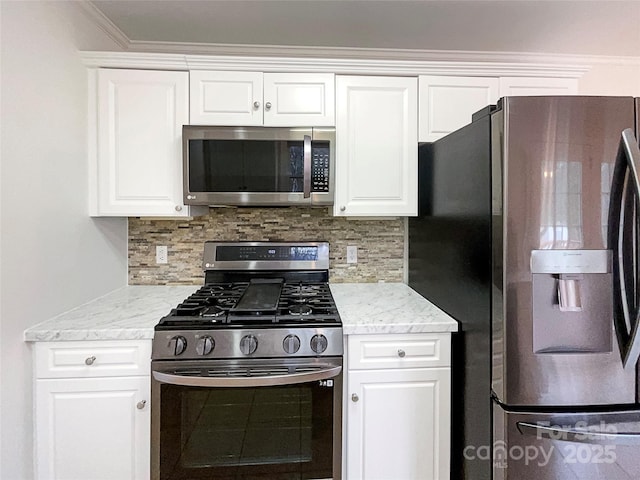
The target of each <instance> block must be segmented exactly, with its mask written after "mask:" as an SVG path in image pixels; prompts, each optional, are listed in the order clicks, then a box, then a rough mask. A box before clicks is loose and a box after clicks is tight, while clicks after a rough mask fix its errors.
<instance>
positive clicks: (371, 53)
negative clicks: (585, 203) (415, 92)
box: [128, 40, 640, 65]
mask: <svg viewBox="0 0 640 480" xmlns="http://www.w3.org/2000/svg"><path fill="white" fill-rule="evenodd" d="M128 50H129V51H132V52H133V51H135V52H147V53H181V54H185V55H211V56H249V57H305V58H334V59H336V58H337V59H359V60H366V59H368V60H409V61H416V62H430V61H431V62H433V61H442V62H494V63H538V64H554V63H556V64H561V65H592V64H615V65H640V57H623V56H615V57H614V56H599V55H569V54H553V53H535V52H488V51H465V50H421V49H394V48H351V47H304V46H293V45H290V46H288V45H240V44H213V43H177V42H140V41H135V40H134V41H131V42H130V44H129V49H128Z"/></svg>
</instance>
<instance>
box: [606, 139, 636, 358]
mask: <svg viewBox="0 0 640 480" xmlns="http://www.w3.org/2000/svg"><path fill="white" fill-rule="evenodd" d="M638 165H640V148H639V147H638V141H637V140H636V138H635V136H634V134H633V131H632V130H631V129H630V128H627V129H625V130H624V131H623V132H622V138H621V139H620V147H619V148H618V154H617V157H616V163H615V168H614V172H613V178H612V182H611V192H610V200H609V219H608V239H607V240H608V244H609V248H610V249H611V250H612V251H613V268H612V271H613V322H614V326H615V330H616V334H617V338H618V344H619V346H620V354H621V355H622V363H623V365H624V368H630V367H634V366H635V364H636V363H637V362H638V358H639V357H640V315H639V313H640V312H639V310H638V305H637V303H638V302H637V300H638V299H637V298H636V297H637V293H638V286H639V285H638V278H637V277H638V266H637V250H636V249H637V241H636V236H637V228H638V220H637V215H638V209H637V208H636V206H637V203H638V199H640V181H639V180H638ZM629 259H633V264H632V265H631V267H632V271H630V270H628V269H627V268H626V267H627V265H626V261H628V260H629ZM630 295H631V298H630Z"/></svg>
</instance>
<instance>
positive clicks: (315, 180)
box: [311, 147, 329, 192]
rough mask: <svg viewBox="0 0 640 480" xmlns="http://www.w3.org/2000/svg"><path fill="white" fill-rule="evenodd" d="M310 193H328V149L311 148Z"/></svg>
mask: <svg viewBox="0 0 640 480" xmlns="http://www.w3.org/2000/svg"><path fill="white" fill-rule="evenodd" d="M311 191H312V192H328V191H329V148H328V147H313V150H312V156H311Z"/></svg>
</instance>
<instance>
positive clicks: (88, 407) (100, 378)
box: [35, 341, 151, 480]
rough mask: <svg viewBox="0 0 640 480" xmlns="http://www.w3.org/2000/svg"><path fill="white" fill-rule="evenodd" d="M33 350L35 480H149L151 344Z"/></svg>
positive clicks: (40, 347) (95, 344)
mask: <svg viewBox="0 0 640 480" xmlns="http://www.w3.org/2000/svg"><path fill="white" fill-rule="evenodd" d="M35 350H36V352H35V354H36V361H35V364H36V381H35V436H36V439H35V459H36V461H35V462H36V465H35V466H36V478H37V479H39V480H45V479H46V480H54V479H55V480H87V479H91V480H138V479H140V480H147V479H148V478H149V475H150V470H149V462H150V456H149V447H150V420H151V406H150V404H149V399H150V382H151V380H150V376H149V375H150V373H149V370H150V369H149V362H150V353H151V342H150V341H117V342H116V341H112V342H102V341H93V342H50V343H49V342H47V343H37V344H36V348H35ZM127 372H129V376H127Z"/></svg>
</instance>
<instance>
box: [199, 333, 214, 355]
mask: <svg viewBox="0 0 640 480" xmlns="http://www.w3.org/2000/svg"><path fill="white" fill-rule="evenodd" d="M215 346H216V342H215V341H214V340H213V338H211V337H210V336H209V335H203V336H202V337H200V338H199V339H198V342H197V343H196V353H197V354H198V355H209V354H210V353H211V352H213V349H214V348H215Z"/></svg>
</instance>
